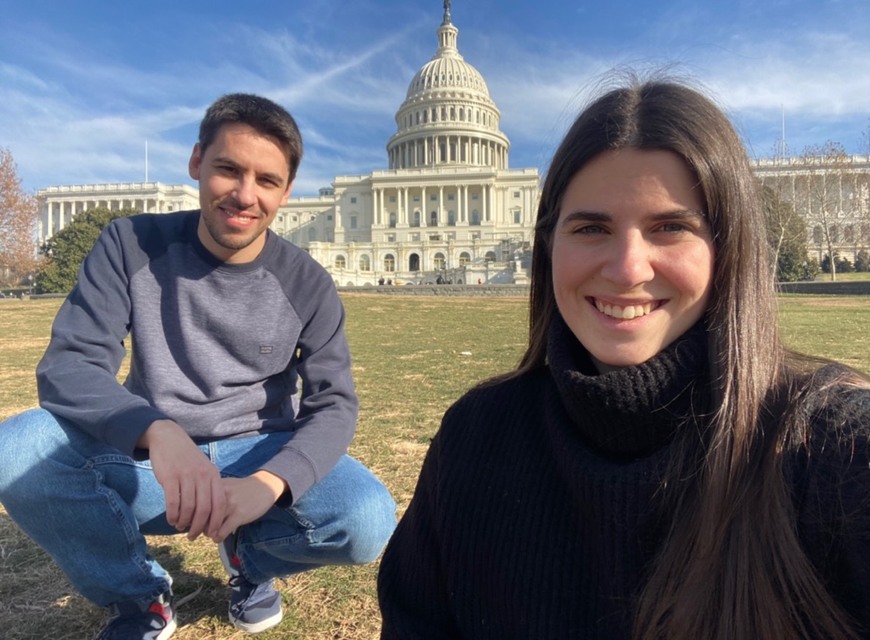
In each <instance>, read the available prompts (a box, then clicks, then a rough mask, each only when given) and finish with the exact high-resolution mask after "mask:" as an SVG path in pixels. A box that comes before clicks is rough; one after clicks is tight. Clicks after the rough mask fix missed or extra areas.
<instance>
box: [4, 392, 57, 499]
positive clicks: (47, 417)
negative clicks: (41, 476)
mask: <svg viewBox="0 0 870 640" xmlns="http://www.w3.org/2000/svg"><path fill="white" fill-rule="evenodd" d="M52 433H54V436H52ZM59 433H61V430H60V428H59V427H58V423H57V420H56V419H55V417H54V416H53V415H52V414H51V413H49V412H48V411H45V410H44V409H32V410H30V411H25V412H24V413H20V414H18V415H16V416H12V417H11V418H9V419H7V420H5V421H3V422H2V423H0V499H2V498H3V495H4V494H5V493H6V492H7V491H8V490H10V489H11V488H12V487H13V486H14V485H16V484H20V482H19V481H20V480H21V479H22V478H23V477H24V476H25V475H30V474H31V472H32V471H33V469H34V467H35V466H36V465H37V463H38V462H40V461H41V460H43V459H44V458H45V456H46V455H47V454H48V453H50V452H51V450H52V449H53V448H56V447H58V446H59V441H58V440H57V437H56V436H57V434H59Z"/></svg>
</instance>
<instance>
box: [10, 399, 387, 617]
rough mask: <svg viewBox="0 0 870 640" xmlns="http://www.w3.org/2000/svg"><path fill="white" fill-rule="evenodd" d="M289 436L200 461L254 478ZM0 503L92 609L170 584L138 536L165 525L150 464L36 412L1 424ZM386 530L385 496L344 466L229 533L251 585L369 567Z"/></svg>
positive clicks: (140, 597) (365, 476)
mask: <svg viewBox="0 0 870 640" xmlns="http://www.w3.org/2000/svg"><path fill="white" fill-rule="evenodd" d="M289 437H290V435H289V434H287V433H270V434H266V435H260V436H253V437H249V438H239V439H234V440H223V441H220V442H214V443H211V444H207V445H202V446H201V447H200V449H201V450H202V451H203V452H204V453H205V454H206V455H207V456H208V457H209V458H210V459H211V461H212V462H213V463H214V464H215V465H216V466H217V468H218V469H219V470H220V472H221V474H222V475H223V476H228V477H244V476H247V475H250V474H251V473H253V472H254V471H256V470H257V469H258V468H259V467H260V466H261V465H262V464H263V463H264V462H265V461H266V460H268V459H270V458H271V457H272V455H273V454H274V453H275V452H277V450H278V449H280V448H281V446H282V445H283V444H284V443H285V442H286V441H287V440H288V439H289ZM0 503H2V504H3V506H4V507H5V508H6V511H7V513H8V514H9V516H10V517H11V518H12V519H13V520H14V521H15V522H16V523H17V524H18V526H19V527H21V529H22V530H23V531H24V532H25V533H26V534H27V535H28V536H30V538H32V539H33V540H34V541H35V542H36V543H37V544H38V545H39V546H41V547H42V548H43V549H45V550H46V551H47V552H48V553H49V554H50V555H51V556H52V557H53V558H54V560H55V561H56V562H57V563H58V565H59V566H60V567H61V569H62V570H63V571H64V573H65V574H66V575H67V577H68V578H69V580H70V582H71V583H72V584H73V586H74V587H75V588H76V590H77V591H78V592H79V593H81V594H82V595H83V596H84V597H86V598H88V599H89V600H91V601H92V602H93V603H95V604H97V605H99V606H108V605H110V604H116V603H120V602H127V601H141V602H148V601H150V600H151V599H153V598H154V597H156V596H157V595H159V594H161V593H163V592H165V591H167V590H168V589H169V588H170V586H171V584H172V579H171V577H170V576H169V574H168V573H167V572H166V571H165V570H164V569H163V567H161V566H160V565H159V564H158V563H157V562H156V561H155V560H154V558H152V557H151V555H150V554H149V552H148V546H147V544H146V541H145V535H170V534H176V533H178V531H176V530H175V528H174V527H172V526H170V525H169V523H168V522H166V513H165V509H166V506H165V502H164V497H163V489H162V488H161V487H160V485H159V484H158V482H157V480H156V479H155V477H154V473H153V471H152V470H151V463H150V461H148V460H134V459H133V458H130V457H129V456H126V455H124V454H122V453H121V452H120V451H118V450H117V449H115V448H113V447H111V446H109V445H106V444H103V443H101V442H99V441H97V440H96V439H94V438H93V437H91V436H89V435H88V434H86V433H85V432H83V431H81V430H80V429H78V428H77V427H75V426H74V425H72V424H71V423H69V422H67V421H66V420H63V419H59V418H57V417H55V416H54V415H53V414H51V413H49V412H47V411H45V410H43V409H34V410H31V411H27V412H25V413H22V414H20V415H18V416H15V417H13V418H10V419H9V420H6V421H5V422H3V423H0ZM395 524H396V505H395V502H394V501H393V499H392V497H391V496H390V494H389V492H388V491H387V489H386V488H385V487H384V486H383V485H382V484H381V483H380V481H378V479H377V478H375V476H374V475H373V474H372V473H371V472H370V471H369V470H368V469H366V468H365V467H364V466H363V465H362V464H360V463H359V462H357V461H356V460H354V459H353V458H351V457H349V456H344V457H343V458H341V460H339V462H338V464H337V465H336V466H335V468H334V469H333V470H332V471H331V472H330V473H329V474H328V475H327V476H326V477H325V478H323V479H322V480H321V481H320V482H318V483H317V484H315V485H314V486H313V487H311V488H310V489H309V490H308V491H307V492H306V493H305V494H303V495H302V497H301V498H299V499H298V500H297V501H296V503H295V504H294V505H293V506H290V507H286V508H281V507H277V506H275V507H272V508H271V509H270V510H269V511H268V512H267V513H266V514H265V515H264V516H263V517H262V518H260V519H259V520H256V521H254V522H252V523H250V524H247V525H245V526H243V527H241V528H239V530H238V531H237V538H238V554H239V556H240V558H241V563H242V568H243V573H244V575H245V577H246V578H247V579H248V580H250V581H251V582H254V583H260V582H265V581H266V580H269V579H270V578H273V577H285V576H289V575H292V574H295V573H299V572H302V571H306V570H308V569H313V568H316V567H320V566H324V565H332V564H357V563H365V562H371V561H373V560H375V559H376V558H377V557H378V555H379V554H380V552H381V551H382V550H383V547H384V545H386V543H387V540H388V539H389V537H390V535H391V534H392V532H393V529H394V527H395Z"/></svg>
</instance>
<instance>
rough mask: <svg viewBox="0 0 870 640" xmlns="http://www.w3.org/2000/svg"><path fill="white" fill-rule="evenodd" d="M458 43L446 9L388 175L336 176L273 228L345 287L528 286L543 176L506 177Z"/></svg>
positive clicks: (491, 119)
mask: <svg viewBox="0 0 870 640" xmlns="http://www.w3.org/2000/svg"><path fill="white" fill-rule="evenodd" d="M458 33H459V30H458V29H457V28H456V27H455V26H454V25H453V24H452V21H451V18H450V12H449V8H445V12H444V19H443V21H442V23H441V26H440V27H439V28H438V31H437V34H438V48H437V50H436V52H435V55H434V56H433V57H432V59H431V60H429V62H427V63H426V64H425V65H423V67H422V68H421V69H420V70H419V71H418V72H417V74H416V75H415V76H414V77H413V79H412V80H411V83H410V85H409V87H408V92H407V94H406V96H405V101H404V102H403V103H402V104H401V106H400V107H399V110H398V112H397V113H396V126H397V131H396V133H395V134H394V135H393V136H392V138H390V140H389V141H388V143H387V155H388V160H389V168H388V169H384V170H375V171H372V173H370V174H366V175H357V176H339V177H336V178H335V181H334V182H333V184H332V187H331V188H328V189H323V190H321V193H320V195H319V196H318V197H313V198H293V199H291V200H290V202H289V203H288V204H287V205H286V206H284V207H282V208H281V210H280V212H279V215H278V217H277V219H276V221H275V222H274V223H273V225H272V228H273V230H275V231H276V232H278V233H280V234H281V235H283V236H284V237H286V238H288V239H289V240H291V241H292V242H294V243H295V244H297V245H299V246H301V247H305V248H306V249H307V250H308V251H309V253H310V254H311V255H312V256H313V257H314V258H315V259H316V260H317V261H318V262H320V264H322V265H323V266H324V267H325V268H326V269H327V270H328V271H329V272H330V273H331V274H332V277H333V279H334V280H335V282H336V284H339V285H342V286H362V285H373V284H376V283H377V282H379V281H380V280H381V279H384V280H390V281H392V282H393V283H394V284H407V283H421V282H433V283H434V282H438V281H445V282H447V281H450V282H463V281H464V282H466V283H468V282H474V283H476V282H477V281H478V280H480V281H481V282H506V283H507V282H524V281H525V280H526V273H525V269H524V266H523V265H524V264H527V259H526V258H527V256H528V252H529V249H530V247H531V242H532V236H533V229H534V224H535V221H534V218H535V213H536V211H537V205H538V197H539V183H540V178H539V175H538V171H537V169H510V168H509V162H508V152H509V148H510V143H509V141H508V138H507V136H506V135H505V134H504V133H503V132H502V131H501V130H500V128H499V122H500V113H499V110H498V108H497V107H496V105H495V103H494V102H493V100H492V98H491V97H490V95H489V90H488V88H487V86H486V82H485V81H484V79H483V76H481V74H480V73H479V72H478V71H477V69H475V68H474V67H473V66H471V65H470V64H468V63H467V62H466V61H465V60H464V59H463V57H462V55H460V53H459V50H458V48H457V36H458Z"/></svg>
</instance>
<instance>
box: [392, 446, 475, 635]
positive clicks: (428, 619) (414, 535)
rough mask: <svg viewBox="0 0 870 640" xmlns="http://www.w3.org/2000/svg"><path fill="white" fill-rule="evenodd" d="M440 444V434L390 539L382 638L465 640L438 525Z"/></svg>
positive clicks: (427, 455)
mask: <svg viewBox="0 0 870 640" xmlns="http://www.w3.org/2000/svg"><path fill="white" fill-rule="evenodd" d="M440 455H441V450H440V440H439V437H438V436H436V437H435V439H434V440H433V441H432V445H431V446H430V447H429V451H428V453H427V454H426V459H425V460H424V462H423V467H422V470H421V472H420V477H419V479H418V481H417V487H416V489H415V490H414V497H413V498H412V499H411V504H410V505H409V506H408V510H407V511H406V512H405V515H404V516H403V517H402V519H401V521H400V522H399V525H398V528H397V529H396V531H395V533H394V534H393V537H392V538H391V539H390V542H389V544H388V545H387V549H386V551H385V552H384V556H383V558H382V559H381V566H380V569H379V573H378V599H379V603H380V608H381V616H382V620H383V624H382V628H381V640H447V639H448V638H457V637H459V632H458V630H457V629H456V627H455V625H454V623H453V617H452V614H451V611H450V606H449V594H448V593H447V591H448V589H447V583H446V579H445V577H444V575H445V574H444V567H443V566H442V559H441V553H440V549H441V547H442V544H443V543H444V541H443V540H442V539H441V533H440V531H439V527H438V525H437V522H438V521H439V517H438V490H437V488H438V484H439V482H438V469H439V466H440V461H439V459H440Z"/></svg>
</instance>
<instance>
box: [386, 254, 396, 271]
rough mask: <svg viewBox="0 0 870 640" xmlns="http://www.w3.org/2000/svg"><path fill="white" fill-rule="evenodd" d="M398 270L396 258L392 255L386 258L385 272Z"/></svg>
mask: <svg viewBox="0 0 870 640" xmlns="http://www.w3.org/2000/svg"><path fill="white" fill-rule="evenodd" d="M395 270H396V257H395V256H394V255H393V254H392V253H388V254H387V255H385V256H384V271H395Z"/></svg>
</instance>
